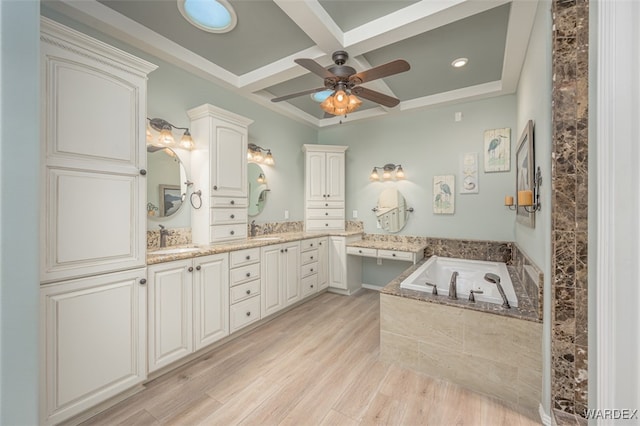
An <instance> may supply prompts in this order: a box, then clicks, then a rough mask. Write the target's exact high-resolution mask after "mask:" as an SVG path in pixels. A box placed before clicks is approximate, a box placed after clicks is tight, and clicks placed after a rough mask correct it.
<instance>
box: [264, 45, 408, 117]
mask: <svg viewBox="0 0 640 426" xmlns="http://www.w3.org/2000/svg"><path fill="white" fill-rule="evenodd" d="M348 58H349V54H348V53H347V52H345V51H343V50H338V51H337V52H334V53H333V55H332V56H331V59H333V62H334V63H335V65H334V66H331V67H329V68H324V67H323V66H322V65H320V64H319V63H317V62H316V61H314V60H313V59H295V60H294V62H295V63H296V64H298V65H301V66H303V67H305V68H306V69H308V70H309V71H311V72H312V73H314V74H316V75H319V76H320V77H322V78H323V79H324V87H318V88H315V89H310V90H305V91H302V92H298V93H292V94H289V95H285V96H280V97H277V98H273V99H271V102H280V101H285V100H287V99H291V98H295V97H298V96H302V95H309V94H312V93H317V92H322V91H325V90H332V91H333V93H332V94H331V95H330V96H329V97H327V99H326V100H325V101H323V102H322V103H321V104H320V107H321V108H322V109H323V110H324V111H325V113H326V114H325V117H326V116H327V115H329V116H331V115H345V114H347V113H349V112H352V111H355V110H356V109H357V108H358V107H359V106H360V104H362V101H360V99H358V98H357V97H356V96H353V95H357V96H360V97H363V98H364V99H368V100H370V101H373V102H376V103H378V104H381V105H384V106H386V107H389V108H392V107H394V106H396V105H398V104H399V103H400V100H399V99H396V98H394V97H392V96H388V95H385V94H384V93H380V92H376V91H375V90H371V89H367V88H366V87H361V86H360V84H362V83H366V82H369V81H372V80H377V79H379V78H383V77H389V76H391V75H394V74H399V73H401V72H405V71H408V70H409V68H410V66H409V63H408V62H407V61H405V60H403V59H396V60H395V61H391V62H388V63H386V64H383V65H379V66H377V67H373V68H370V69H368V70H366V71H362V72H356V70H355V69H354V68H352V67H350V66H348V65H344V63H345V62H346V61H347V59H348Z"/></svg>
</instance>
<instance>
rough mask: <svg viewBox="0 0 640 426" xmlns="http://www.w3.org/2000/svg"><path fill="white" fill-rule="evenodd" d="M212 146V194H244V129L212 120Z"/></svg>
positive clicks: (245, 187)
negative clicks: (213, 132)
mask: <svg viewBox="0 0 640 426" xmlns="http://www.w3.org/2000/svg"><path fill="white" fill-rule="evenodd" d="M214 123H215V124H214V125H215V136H214V140H213V141H212V147H211V159H210V161H211V190H212V192H211V195H213V196H219V197H246V196H247V129H246V127H242V126H237V125H234V124H231V123H226V122H223V121H218V120H214Z"/></svg>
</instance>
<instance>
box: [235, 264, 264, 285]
mask: <svg viewBox="0 0 640 426" xmlns="http://www.w3.org/2000/svg"><path fill="white" fill-rule="evenodd" d="M230 275H231V279H230V283H229V284H230V285H231V286H232V287H233V286H234V285H238V284H242V283H245V282H247V281H251V280H255V279H256V278H260V264H259V263H254V264H252V265H247V266H241V267H239V268H234V269H232V270H231V271H230Z"/></svg>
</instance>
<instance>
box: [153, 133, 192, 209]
mask: <svg viewBox="0 0 640 426" xmlns="http://www.w3.org/2000/svg"><path fill="white" fill-rule="evenodd" d="M187 181H188V178H187V172H186V170H185V168H184V165H183V164H182V162H181V161H180V158H179V157H178V155H177V154H176V153H175V152H174V151H173V150H172V149H171V148H164V147H160V146H153V145H147V215H148V217H150V218H152V219H163V218H166V217H169V216H172V215H174V214H176V213H177V212H178V211H180V209H181V208H182V206H183V204H184V202H185V199H186V196H187Z"/></svg>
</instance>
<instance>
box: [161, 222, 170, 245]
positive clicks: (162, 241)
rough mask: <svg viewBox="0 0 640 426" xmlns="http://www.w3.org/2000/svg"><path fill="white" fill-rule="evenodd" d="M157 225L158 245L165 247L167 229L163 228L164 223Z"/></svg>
mask: <svg viewBox="0 0 640 426" xmlns="http://www.w3.org/2000/svg"><path fill="white" fill-rule="evenodd" d="M158 226H159V227H160V247H166V246H167V236H168V235H169V230H168V229H167V228H165V227H164V225H158Z"/></svg>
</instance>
